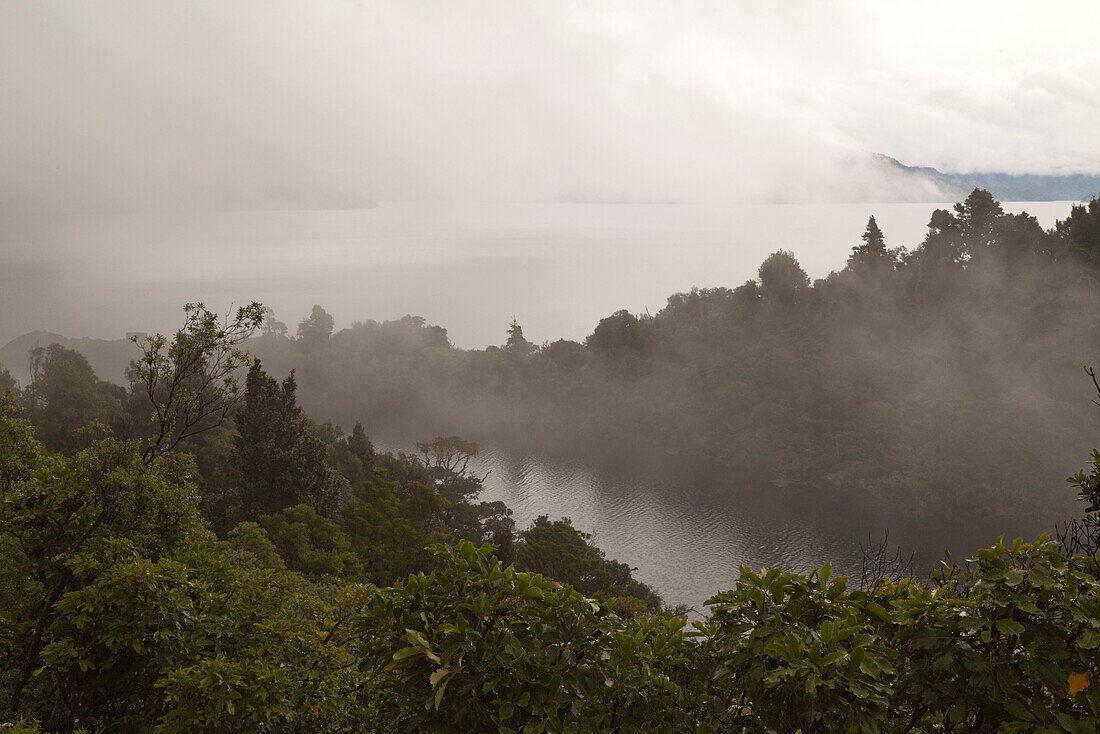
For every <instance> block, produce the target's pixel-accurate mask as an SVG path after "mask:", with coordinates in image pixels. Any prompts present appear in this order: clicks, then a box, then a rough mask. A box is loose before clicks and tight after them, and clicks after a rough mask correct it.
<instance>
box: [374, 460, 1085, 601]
mask: <svg viewBox="0 0 1100 734" xmlns="http://www.w3.org/2000/svg"><path fill="white" fill-rule="evenodd" d="M377 443H378V445H379V446H380V447H383V448H385V449H387V450H392V451H396V450H401V449H405V450H408V449H409V448H410V445H406V444H404V443H400V442H389V441H386V440H385V439H382V440H380V441H378V442H377ZM471 468H472V470H473V471H475V472H476V473H478V474H479V475H487V476H486V479H485V483H484V485H485V486H484V489H483V490H482V491H481V493H480V494H479V496H478V498H479V499H480V500H482V501H487V502H492V501H496V500H500V501H503V502H504V503H505V504H506V505H507V506H508V507H509V508H510V509H511V510H512V512H513V515H512V517H513V519H514V520H515V521H516V525H517V526H518V527H520V528H524V527H527V526H528V525H530V523H531V522H532V521H533V520H534V519H535V518H537V517H538V516H539V515H548V516H549V517H550V519H552V520H556V519H558V518H561V517H568V518H570V519H571V520H572V522H573V525H574V527H576V528H577V529H578V530H581V531H583V532H586V533H589V534H591V535H592V539H593V541H594V542H595V543H596V545H597V546H599V547H600V548H601V549H602V550H603V551H604V552H605V553H606V554H607V557H608V558H614V559H616V560H619V561H622V562H624V563H627V564H629V565H630V566H631V567H634V568H636V569H637V571H636V572H635V574H634V575H635V577H636V578H638V579H639V580H641V581H644V582H645V583H647V584H649V585H651V586H652V587H653V588H654V589H656V590H657V591H658V593H660V594H661V597H662V598H663V599H664V600H665V601H666V602H668V603H669V604H684V605H687V606H688V607H690V608H693V609H695V610H697V611H702V610H703V603H704V602H705V601H706V600H707V599H708V598H709V597H711V596H712V595H714V594H715V593H716V592H717V591H719V590H722V589H728V588H730V587H732V586H733V583H734V581H735V580H736V579H737V576H738V573H739V570H740V568H741V566H742V565H745V566H748V567H749V568H751V569H753V570H759V569H760V568H763V567H765V566H768V567H785V568H790V569H793V570H796V571H799V572H808V571H810V570H811V569H813V568H818V567H820V566H821V565H822V564H824V563H827V562H829V563H832V564H833V569H834V573H838V574H844V575H850V576H854V577H856V578H857V579H858V577H859V574H860V572H861V562H862V559H863V554H862V550H861V546H868V547H869V546H870V545H872V544H876V545H877V544H878V543H879V542H881V541H883V540H888V541H889V545H890V549H891V552H894V551H901V552H902V554H903V555H904V557H905V558H906V559H908V558H909V557H910V555H911V557H912V566H911V570H912V573H913V574H914V575H915V576H917V577H920V578H923V577H924V576H925V575H926V574H927V573H928V572H929V571H930V570H931V569H932V568H933V567H934V566H935V565H936V564H938V563H939V562H940V561H941V560H943V558H944V551H945V550H950V551H951V553H952V554H953V555H954V557H955V558H957V559H963V558H966V557H967V555H968V554H970V553H972V552H973V551H975V550H977V549H978V548H982V547H986V546H988V545H990V544H991V543H993V542H994V541H995V540H996V539H997V537H998V536H1002V535H1003V536H1004V537H1005V538H1006V539H1008V540H1011V539H1012V538H1015V537H1021V536H1022V537H1025V538H1033V537H1036V536H1037V535H1038V534H1039V533H1042V532H1049V531H1051V529H1052V528H1053V524H1054V523H1055V522H1056V519H1057V520H1060V519H1061V515H1059V513H1058V511H1053V512H1052V515H1051V516H1049V517H1038V516H1036V515H1026V516H1025V515H1021V514H1018V513H1017V514H1013V513H1012V511H1011V509H1010V508H1008V509H1005V510H1002V511H997V512H994V513H991V514H986V515H984V516H979V517H965V518H964V517H944V516H943V515H942V514H930V513H929V514H924V515H911V514H899V512H898V508H897V507H896V506H892V505H891V504H890V502H889V501H888V500H886V501H883V502H882V503H880V504H878V505H876V504H874V503H868V502H867V497H866V495H860V494H850V493H848V492H846V491H845V490H844V489H843V488H837V487H829V488H822V487H806V486H800V487H794V486H789V487H779V486H776V485H775V484H773V483H772V482H770V481H768V480H766V479H763V478H761V477H753V476H749V475H747V474H746V473H744V472H737V471H728V470H724V469H721V468H718V467H706V466H702V467H701V466H699V465H694V466H689V465H687V464H685V463H682V462H675V461H671V460H664V459H662V458H661V457H654V458H653V459H652V460H650V461H649V462H641V463H639V462H637V461H636V460H635V461H627V460H624V461H616V460H615V459H614V458H609V457H608V456H606V455H604V456H602V457H598V458H597V457H590V458H589V460H587V461H586V460H579V459H577V458H563V457H562V456H556V455H547V454H540V453H538V452H524V451H520V450H516V449H514V448H510V449H502V448H500V447H496V446H486V447H484V448H483V450H482V452H481V454H480V455H479V456H478V457H477V458H476V459H475V461H474V462H473V463H472V465H471ZM1058 509H1059V510H1062V511H1064V510H1065V508H1064V507H1059V508H1058Z"/></svg>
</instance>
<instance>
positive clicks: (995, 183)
mask: <svg viewBox="0 0 1100 734" xmlns="http://www.w3.org/2000/svg"><path fill="white" fill-rule="evenodd" d="M872 157H873V158H874V160H875V163H876V164H877V165H878V166H879V167H880V168H882V169H883V170H885V171H888V172H892V173H894V174H901V175H902V176H904V177H906V178H911V179H912V180H913V181H924V182H927V183H929V184H932V185H934V186H935V187H937V188H939V189H941V190H942V191H944V192H947V193H949V194H950V198H952V199H956V200H962V199H963V198H965V197H966V195H967V194H968V193H970V192H971V191H973V190H974V189H975V188H982V189H986V190H987V191H989V192H990V193H992V194H993V196H994V197H996V198H997V199H998V200H999V201H1088V200H1089V199H1092V198H1093V197H1095V196H1100V175H1091V174H1082V173H1075V174H1070V175H1065V176H1039V175H1035V174H1030V173H1024V174H1016V173H943V172H942V171H939V170H936V169H935V168H930V167H929V166H907V165H905V164H904V163H902V162H900V161H898V160H897V159H896V158H891V157H890V156H888V155H882V154H881V153H873V154H872Z"/></svg>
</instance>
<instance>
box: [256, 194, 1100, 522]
mask: <svg viewBox="0 0 1100 734" xmlns="http://www.w3.org/2000/svg"><path fill="white" fill-rule="evenodd" d="M888 237H889V233H885V234H884V233H883V232H882V231H881V230H880V229H879V227H878V225H877V223H876V222H875V221H874V218H873V217H872V218H871V220H870V221H869V222H868V227H867V230H866V231H865V232H864V234H863V236H862V237H861V238H858V239H857V238H855V237H853V248H852V253H851V256H850V258H849V260H848V262H847V264H846V266H845V267H844V268H843V269H842V270H840V271H837V272H834V273H831V274H830V275H829V276H828V277H827V278H824V279H821V280H817V281H814V282H811V281H810V279H809V277H808V276H807V275H806V273H805V272H804V271H803V269H802V268H801V267H800V265H799V264H798V262H797V260H796V259H795V256H794V255H793V254H792V253H790V252H784V251H780V252H777V253H775V254H773V255H772V256H770V257H769V258H768V259H767V260H766V261H765V262H764V263H763V264H762V265H761V267H760V270H759V274H758V277H757V278H756V279H754V280H750V281H748V282H746V283H744V284H742V285H740V286H737V287H734V288H728V287H715V288H698V289H692V290H691V291H690V292H688V293H678V294H675V295H673V296H671V297H670V298H669V299H668V303H667V305H666V306H665V308H663V309H662V310H661V311H660V312H658V313H657V314H656V315H653V316H652V317H651V316H648V315H636V314H632V313H629V312H627V311H618V312H616V313H614V314H611V315H609V316H608V317H606V318H604V319H602V320H601V321H600V322H599V323H598V324H597V325H596V327H595V329H594V330H593V332H592V334H591V335H589V336H588V337H587V339H586V340H585V341H584V343H579V342H572V341H565V340H559V341H556V342H552V343H546V344H543V345H541V346H538V345H534V344H532V343H530V342H529V341H527V340H526V339H525V338H524V337H523V333H522V327H521V326H520V325H519V324H516V323H513V324H512V325H511V326H510V327H509V328H508V331H507V334H506V341H505V343H504V344H503V345H502V346H501V347H499V348H498V347H490V348H488V349H485V350H473V351H466V350H459V349H454V348H453V347H452V346H451V345H450V343H449V341H448V339H447V335H446V331H445V330H444V329H442V328H440V327H438V326H431V325H428V324H426V323H425V322H424V320H423V319H420V318H417V317H405V318H404V319H401V320H399V321H390V322H384V323H378V322H374V321H366V322H357V323H355V324H354V325H353V326H352V327H351V328H348V329H344V330H341V331H339V332H336V333H332V331H331V320H329V321H327V322H326V321H325V320H324V319H323V318H321V319H319V313H320V314H323V313H324V311H323V309H316V308H315V309H314V314H313V315H312V316H311V318H310V319H308V320H307V321H305V322H303V323H302V325H301V327H300V328H299V334H298V337H297V338H294V337H292V336H291V335H289V334H288V333H287V330H286V329H285V327H283V328H282V329H279V330H275V329H270V330H269V331H268V332H267V333H266V334H265V335H263V336H261V337H259V338H258V339H256V340H254V341H253V342H252V343H251V344H250V345H249V346H250V349H251V350H252V351H254V352H255V353H257V354H259V355H262V356H263V358H264V360H265V364H269V365H271V366H272V368H273V369H274V371H275V372H278V373H285V372H286V371H288V370H289V369H290V368H292V367H295V368H297V370H298V371H297V375H298V381H299V386H300V389H301V395H302V400H303V403H304V404H305V405H306V406H307V407H308V409H309V410H310V411H311V412H312V413H314V414H316V415H320V416H325V417H329V418H332V419H333V420H335V421H337V422H339V423H344V424H348V423H349V422H350V421H352V420H353V419H356V418H359V417H362V418H363V419H364V421H365V422H366V425H367V426H368V428H369V430H370V431H371V433H372V434H376V435H389V436H411V435H422V434H424V432H425V431H426V430H442V431H444V432H453V433H458V434H461V435H466V436H473V437H477V438H478V439H479V440H481V441H491V442H495V443H522V444H525V445H526V446H528V447H530V446H536V447H539V448H541V449H546V448H548V447H557V448H564V449H584V450H588V449H598V450H600V451H604V450H606V449H608V448H609V447H616V448H625V449H628V450H634V451H638V452H640V453H641V454H645V455H649V456H654V455H656V456H671V457H682V458H685V459H688V460H692V461H695V460H699V459H705V460H707V461H710V462H715V463H718V464H721V465H726V466H729V467H736V468H742V469H746V470H751V471H756V472H762V473H764V474H765V475H766V476H767V477H768V478H772V479H775V480H776V481H779V482H784V481H802V482H810V483H815V484H820V485H823V486H827V485H839V486H845V487H862V488H865V489H867V490H869V491H872V492H874V493H876V494H878V495H880V496H882V497H890V498H891V499H892V500H897V501H900V502H902V503H903V504H908V506H910V507H911V508H914V509H921V508H926V509H927V508H931V507H940V506H941V503H942V502H944V501H950V502H952V503H957V504H961V505H964V506H969V507H971V508H972V509H974V508H982V507H988V506H989V504H990V503H1001V504H1000V505H999V506H1000V507H1002V508H1003V507H1005V506H1007V505H1008V504H1012V505H1013V506H1015V507H1016V508H1017V509H1022V508H1023V507H1024V506H1025V505H1030V506H1039V505H1042V504H1043V503H1045V502H1047V501H1049V500H1050V498H1051V497H1052V496H1055V495H1056V493H1057V492H1058V488H1059V486H1060V484H1061V482H1062V480H1063V479H1064V477H1065V476H1066V475H1067V474H1068V473H1069V472H1070V471H1071V470H1072V469H1073V467H1075V466H1076V464H1077V463H1078V462H1079V460H1080V457H1081V456H1082V455H1083V452H1084V451H1086V450H1087V449H1088V448H1089V447H1088V446H1087V445H1086V444H1087V442H1085V441H1084V439H1083V438H1082V434H1081V432H1080V430H1079V428H1080V426H1082V425H1084V424H1089V423H1090V422H1091V421H1093V420H1094V418H1093V417H1092V416H1090V415H1089V414H1088V412H1087V401H1083V400H1082V397H1083V396H1084V395H1085V394H1087V389H1088V383H1087V378H1085V377H1084V376H1083V374H1082V372H1081V366H1082V364H1083V362H1084V361H1085V360H1088V359H1089V358H1090V355H1094V354H1095V353H1096V349H1097V347H1098V346H1100V338H1098V337H1100V334H1098V331H1097V322H1096V319H1095V314H1096V308H1097V305H1100V302H1098V291H1097V278H1098V276H1100V201H1098V200H1094V201H1092V202H1090V203H1089V204H1087V205H1082V206H1075V207H1073V209H1072V211H1071V213H1070V215H1069V216H1068V217H1067V218H1066V219H1065V220H1063V221H1060V222H1058V223H1057V225H1056V226H1055V227H1054V228H1052V229H1051V230H1049V231H1045V230H1043V229H1042V227H1040V226H1039V224H1038V223H1037V221H1036V220H1035V219H1034V218H1033V217H1031V216H1029V215H1027V214H1018V215H1013V214H1005V213H1004V212H1003V211H1002V209H1001V207H1000V205H999V204H998V203H997V202H996V201H994V200H993V198H992V197H991V196H990V195H989V194H988V192H985V191H982V190H975V191H974V192H973V193H971V195H970V196H968V197H967V199H966V200H965V201H964V202H961V203H959V204H956V205H955V207H954V209H953V210H951V211H945V210H937V211H935V212H934V213H933V214H932V216H931V218H930V221H929V226H928V233H927V236H926V237H925V239H924V240H923V241H922V242H921V243H920V244H919V245H917V246H916V247H914V248H913V249H911V250H909V249H906V248H903V247H895V248H890V247H888ZM319 320H320V321H321V322H323V323H322V327H324V326H325V324H327V329H326V328H322V329H321V331H320V332H318V329H317V322H318V321H319ZM502 336H505V335H504V334H502Z"/></svg>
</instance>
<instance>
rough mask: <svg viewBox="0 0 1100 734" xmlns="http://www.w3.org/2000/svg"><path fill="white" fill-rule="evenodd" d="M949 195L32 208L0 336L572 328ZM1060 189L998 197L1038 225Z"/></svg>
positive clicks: (0, 248) (910, 231)
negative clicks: (112, 210)
mask: <svg viewBox="0 0 1100 734" xmlns="http://www.w3.org/2000/svg"><path fill="white" fill-rule="evenodd" d="M937 207H943V208H950V205H948V204H938V205H937V204H899V203H887V204H864V203H861V204H782V205H775V204H728V205H721V206H718V205H687V204H562V203H541V204H540V203H529V204H501V203H485V204H410V203H392V204H383V205H381V206H379V207H377V208H374V209H360V210H348V211H258V212H238V213H216V214H212V213H206V214H187V215H185V214H178V213H177V214H159V215H155V216H154V215H145V216H84V217H62V216H50V217H42V218H41V219H38V220H26V221H23V222H21V223H17V224H13V225H12V226H8V227H4V228H2V229H0V313H3V314H4V316H3V318H2V319H0V345H2V344H3V343H6V342H7V341H8V340H10V339H12V338H14V337H16V336H18V335H20V334H23V333H26V332H28V331H32V330H37V329H41V330H47V331H54V332H58V333H61V334H63V335H65V336H72V337H80V336H89V337H96V338H108V339H116V338H120V337H121V336H122V335H123V334H124V333H125V332H127V331H149V332H153V331H162V332H168V331H170V330H172V329H174V328H176V326H177V325H178V322H179V314H180V307H181V306H182V305H183V304H184V303H187V302H191V301H197V300H201V301H204V302H206V303H207V305H209V306H210V307H212V308H215V309H224V308H225V307H226V306H227V305H228V304H230V303H237V304H240V303H243V302H247V301H252V300H258V301H261V302H262V303H264V304H265V305H267V306H270V307H271V308H273V309H274V310H275V313H276V315H277V317H278V318H280V319H281V320H283V321H285V322H286V323H287V324H288V325H290V327H291V330H292V331H293V328H294V325H295V324H296V323H297V322H298V320H300V319H302V318H304V317H305V316H307V315H308V314H309V311H310V307H311V306H312V305H313V304H315V303H319V304H322V305H323V306H324V307H325V308H326V309H327V310H328V311H329V312H330V313H332V314H333V316H334V317H335V319H336V328H337V329H340V328H343V327H346V326H348V325H350V324H351V323H352V322H353V321H358V320H365V319H375V320H379V321H381V320H386V319H395V318H400V317H401V316H403V315H405V314H414V315H418V316H423V317H424V318H425V319H427V320H428V322H429V323H435V324H439V325H440V326H443V327H444V328H446V329H447V330H448V333H449V336H450V338H451V341H452V342H453V343H454V344H455V345H456V346H458V347H463V348H480V347H484V346H486V345H489V344H500V343H502V342H503V340H504V336H505V329H506V328H507V325H508V323H509V321H510V320H511V319H512V318H513V317H515V318H516V319H517V320H518V321H519V322H520V323H521V324H523V327H524V331H525V333H526V334H527V337H528V338H529V339H531V340H532V341H534V342H536V343H541V342H544V341H553V340H556V339H559V338H565V339H583V337H585V336H586V335H588V334H590V333H591V332H592V329H593V327H594V326H595V324H596V323H597V322H598V321H599V320H600V319H601V318H603V317H604V316H607V315H608V314H610V313H612V312H614V311H616V310H618V309H621V308H626V309H628V310H631V311H633V312H638V313H641V312H644V311H646V310H647V309H648V310H649V311H650V312H651V313H655V312H656V311H657V310H659V309H660V308H661V307H662V306H663V305H664V304H665V300H666V298H667V297H668V296H669V295H671V294H672V293H676V292H681V291H686V290H689V289H690V288H691V287H692V286H701V287H705V286H719V285H725V286H731V287H732V286H734V285H737V284H739V283H742V282H744V281H745V280H748V279H750V278H753V277H755V274H756V269H757V267H758V266H759V264H760V262H761V261H762V260H763V259H764V258H765V257H766V256H767V255H768V254H769V253H771V252H774V251H776V250H777V249H787V250H791V251H793V252H794V253H795V254H796V255H797V257H798V258H799V261H800V262H801V264H802V266H803V267H804V268H805V269H806V271H807V272H808V273H809V274H810V276H811V277H813V278H819V277H824V276H825V275H827V274H828V273H829V272H830V271H832V270H837V269H840V268H841V267H843V266H844V263H845V260H846V258H847V256H848V253H849V250H850V248H851V247H852V245H853V244H856V243H857V242H858V241H859V234H860V232H861V231H862V229H863V226H864V224H865V223H866V221H867V217H868V216H869V215H870V214H874V215H875V217H876V218H877V220H878V222H879V224H880V226H881V227H882V228H883V231H884V232H885V235H886V239H887V244H888V245H889V246H891V247H896V246H898V245H906V246H909V247H912V246H913V245H916V244H917V243H918V242H920V240H921V238H922V237H923V236H924V233H925V230H926V225H927V223H928V217H929V214H930V212H931V211H932V210H933V209H934V208H937ZM1069 208H1070V203H1069V202H1010V203H1007V204H1005V210H1006V211H1008V212H1019V211H1024V210H1026V211H1027V212H1029V213H1031V214H1033V215H1035V216H1036V217H1037V218H1038V220H1039V223H1040V224H1042V225H1043V226H1044V227H1049V226H1051V225H1052V224H1053V223H1054V221H1055V220H1056V219H1057V218H1060V217H1064V216H1065V215H1066V214H1067V213H1068V211H1069Z"/></svg>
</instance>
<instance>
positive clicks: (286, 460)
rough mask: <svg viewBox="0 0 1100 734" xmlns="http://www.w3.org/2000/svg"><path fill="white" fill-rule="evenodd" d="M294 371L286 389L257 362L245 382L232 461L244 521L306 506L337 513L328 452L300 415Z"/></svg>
mask: <svg viewBox="0 0 1100 734" xmlns="http://www.w3.org/2000/svg"><path fill="white" fill-rule="evenodd" d="M297 388H298V385H297V383H296V382H295V380H294V371H293V370H291V372H290V374H289V375H288V376H287V377H286V379H285V380H283V383H282V385H280V384H279V383H278V382H276V381H275V378H273V377H271V376H270V375H268V374H267V373H266V372H264V370H263V366H262V365H261V364H260V360H258V359H257V360H254V361H253V362H252V366H251V367H250V368H249V370H248V377H247V378H246V379H245V391H244V396H243V401H242V403H241V408H240V410H239V411H238V412H237V414H236V415H235V417H234V420H235V422H236V424H237V436H236V439H235V442H234V449H233V453H232V455H231V460H232V464H233V466H234V469H235V472H236V476H237V486H238V487H240V489H241V501H242V505H243V507H242V510H243V513H244V516H245V518H250V517H254V516H255V515H256V514H259V513H275V512H278V511H280V510H282V509H284V508H286V507H291V506H293V505H298V504H307V505H310V506H311V507H313V508H315V509H317V510H318V511H319V512H321V513H322V514H325V515H329V514H331V513H332V512H333V511H334V510H335V504H336V501H337V495H338V492H339V483H338V478H337V477H336V476H335V473H334V472H332V471H331V470H330V469H329V468H328V466H327V465H326V463H325V457H326V456H327V453H328V450H327V447H326V446H325V443H324V441H322V440H321V438H320V437H319V436H318V435H317V433H316V431H315V430H314V429H313V427H312V425H311V422H310V420H309V418H308V417H307V416H306V415H305V414H303V413H302V409H301V408H300V407H299V406H298V402H297V397H296V395H295V393H296V391H297Z"/></svg>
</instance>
